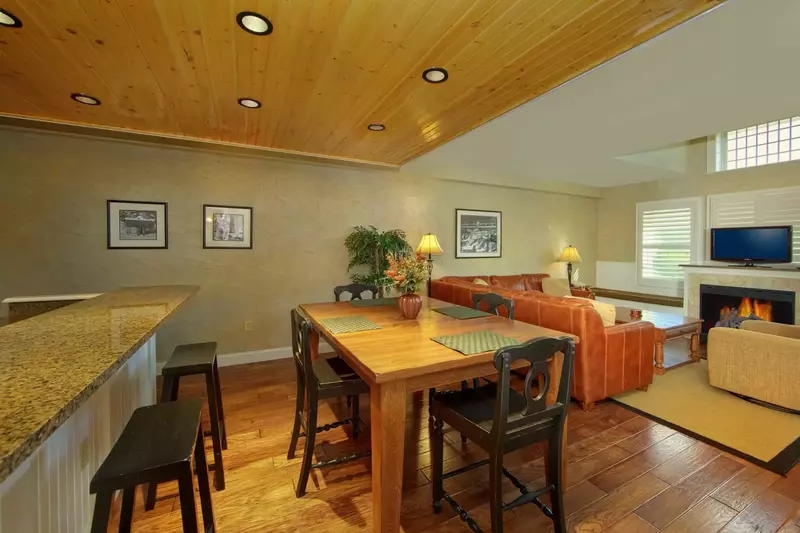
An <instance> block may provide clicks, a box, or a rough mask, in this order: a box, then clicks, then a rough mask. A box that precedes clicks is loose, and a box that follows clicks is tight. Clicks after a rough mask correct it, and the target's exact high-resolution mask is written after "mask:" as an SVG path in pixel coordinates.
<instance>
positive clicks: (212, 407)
mask: <svg viewBox="0 0 800 533" xmlns="http://www.w3.org/2000/svg"><path fill="white" fill-rule="evenodd" d="M197 374H203V375H204V376H205V379H206V397H207V398H208V412H209V417H210V418H211V431H210V432H204V433H203V435H204V436H208V435H209V434H210V435H211V442H212V444H213V447H214V464H213V465H211V467H210V468H213V470H214V488H216V489H217V490H225V470H224V467H223V464H222V450H227V449H228V437H227V434H226V431H225V415H224V412H223V409H222V393H221V392H220V382H219V367H218V366H217V343H216V342H201V343H195V344H182V345H180V346H177V347H176V348H175V351H174V352H172V356H171V357H170V358H169V360H167V362H166V364H164V367H163V368H162V369H161V375H162V377H163V382H162V386H161V402H162V403H164V402H174V401H175V400H177V399H178V386H179V384H180V379H181V377H183V376H193V375H197ZM156 490H157V487H156V484H155V483H153V484H151V485H150V487H149V488H148V494H147V501H146V502H145V509H147V510H148V511H149V510H151V509H153V507H155V503H156Z"/></svg>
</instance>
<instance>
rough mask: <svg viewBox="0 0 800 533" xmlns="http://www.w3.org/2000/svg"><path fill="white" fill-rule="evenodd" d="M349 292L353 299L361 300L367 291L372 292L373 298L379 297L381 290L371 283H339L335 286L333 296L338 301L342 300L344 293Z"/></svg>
mask: <svg viewBox="0 0 800 533" xmlns="http://www.w3.org/2000/svg"><path fill="white" fill-rule="evenodd" d="M345 292H346V293H348V294H349V295H350V299H351V300H361V295H362V294H363V293H365V292H371V293H372V299H373V300H374V299H375V298H377V297H378V294H380V291H379V290H378V287H377V286H375V285H372V284H369V283H351V284H350V285H338V286H336V287H334V288H333V296H334V298H336V301H337V302H340V301H341V297H342V293H345Z"/></svg>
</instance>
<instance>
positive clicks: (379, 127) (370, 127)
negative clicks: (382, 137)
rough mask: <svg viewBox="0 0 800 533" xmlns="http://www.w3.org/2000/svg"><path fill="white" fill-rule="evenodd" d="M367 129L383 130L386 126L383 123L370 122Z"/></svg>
mask: <svg viewBox="0 0 800 533" xmlns="http://www.w3.org/2000/svg"><path fill="white" fill-rule="evenodd" d="M367 129H368V130H369V131H383V130H385V129H386V126H384V125H383V124H370V125H369V126H367Z"/></svg>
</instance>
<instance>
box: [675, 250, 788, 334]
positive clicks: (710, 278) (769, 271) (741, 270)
mask: <svg viewBox="0 0 800 533" xmlns="http://www.w3.org/2000/svg"><path fill="white" fill-rule="evenodd" d="M681 266H682V267H683V311H684V314H685V315H686V316H692V317H699V316H700V285H721V286H728V287H749V288H753V289H774V290H782V291H793V292H795V293H797V292H800V270H798V269H797V268H795V267H793V266H792V267H786V266H778V267H775V268H765V267H743V266H726V265H724V264H720V263H715V264H697V265H681ZM794 315H795V324H797V323H798V318H799V317H800V298H796V299H795V313H794Z"/></svg>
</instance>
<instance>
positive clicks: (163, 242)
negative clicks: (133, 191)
mask: <svg viewBox="0 0 800 533" xmlns="http://www.w3.org/2000/svg"><path fill="white" fill-rule="evenodd" d="M106 212H107V231H108V239H107V244H108V248H109V249H118V248H167V245H168V233H169V231H168V227H167V203H166V202H134V201H125V200H108V201H106Z"/></svg>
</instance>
